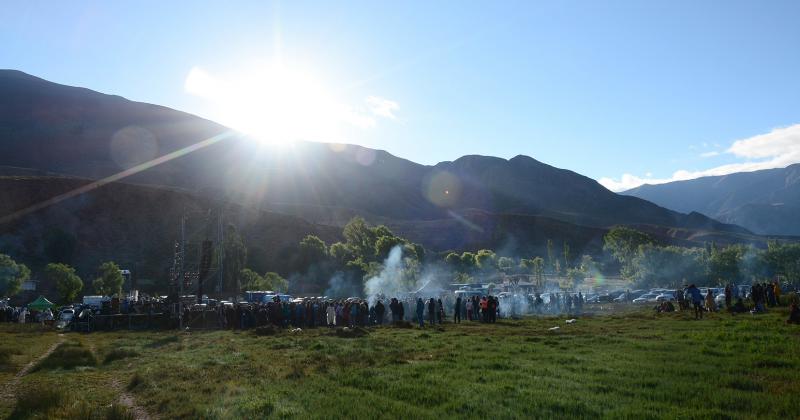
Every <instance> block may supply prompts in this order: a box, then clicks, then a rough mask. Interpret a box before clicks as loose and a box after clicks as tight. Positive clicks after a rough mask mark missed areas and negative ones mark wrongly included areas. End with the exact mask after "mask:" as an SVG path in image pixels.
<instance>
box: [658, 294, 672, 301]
mask: <svg viewBox="0 0 800 420" xmlns="http://www.w3.org/2000/svg"><path fill="white" fill-rule="evenodd" d="M671 300H675V294H674V293H673V292H669V293H661V294H660V295H658V296H656V302H668V301H671Z"/></svg>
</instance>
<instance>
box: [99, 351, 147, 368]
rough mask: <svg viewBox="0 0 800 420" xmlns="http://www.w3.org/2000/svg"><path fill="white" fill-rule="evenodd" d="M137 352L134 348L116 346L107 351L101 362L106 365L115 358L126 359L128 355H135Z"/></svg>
mask: <svg viewBox="0 0 800 420" xmlns="http://www.w3.org/2000/svg"><path fill="white" fill-rule="evenodd" d="M138 355H139V353H138V352H136V351H135V350H131V349H126V348H118V349H114V350H111V351H110V352H108V353H107V354H106V356H105V358H104V359H103V364H104V365H107V364H109V363H111V362H113V361H115V360H121V359H127V358H129V357H136V356H138Z"/></svg>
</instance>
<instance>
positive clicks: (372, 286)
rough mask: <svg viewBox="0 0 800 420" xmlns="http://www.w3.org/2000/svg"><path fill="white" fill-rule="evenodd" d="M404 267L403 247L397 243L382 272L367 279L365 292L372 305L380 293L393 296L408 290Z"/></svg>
mask: <svg viewBox="0 0 800 420" xmlns="http://www.w3.org/2000/svg"><path fill="white" fill-rule="evenodd" d="M404 269H405V266H404V264H403V248H402V247H401V246H400V245H397V246H395V247H394V248H392V250H391V251H389V256H388V257H387V258H386V260H385V261H384V262H383V270H381V272H380V274H378V275H377V276H375V277H372V278H370V279H369V280H367V282H366V284H365V285H364V293H365V294H366V295H367V301H368V302H369V305H370V306H372V305H374V304H375V302H377V301H378V296H379V295H384V296H385V297H388V298H392V297H395V296H398V295H400V294H401V293H406V292H408V289H407V288H406V287H405V282H404V279H403V275H404Z"/></svg>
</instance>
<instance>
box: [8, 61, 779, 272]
mask: <svg viewBox="0 0 800 420" xmlns="http://www.w3.org/2000/svg"><path fill="white" fill-rule="evenodd" d="M0 147H2V150H3V153H2V154H0V177H2V183H3V188H2V189H0V200H2V201H3V204H4V206H3V212H2V213H0V220H3V219H2V217H3V216H7V215H9V214H14V212H17V211H19V210H21V209H24V208H26V207H27V206H29V205H31V204H32V203H33V204H35V202H33V201H31V200H30V199H26V197H37V198H39V199H41V200H45V199H46V198H47V196H48V194H51V195H55V194H60V193H63V192H64V191H65V186H67V185H73V186H76V188H77V186H80V185H85V184H86V183H88V182H90V181H91V180H98V179H105V178H106V177H112V176H114V175H115V174H119V173H120V172H123V171H128V172H130V175H129V176H126V177H124V178H121V179H117V178H112V179H111V181H114V182H109V183H107V184H104V185H103V186H102V187H100V188H98V189H96V190H92V191H90V192H87V193H86V194H83V196H85V197H89V198H82V197H74V198H70V199H68V200H65V201H63V202H59V203H55V204H53V205H52V206H49V207H48V208H43V209H41V210H37V211H35V212H31V213H26V214H25V215H24V216H20V217H18V218H17V219H18V220H12V221H6V222H5V223H2V224H0V252H10V253H12V254H16V255H25V256H27V257H29V258H32V256H34V255H41V253H40V252H39V251H37V246H36V245H35V242H36V235H38V234H41V232H43V231H46V230H48V229H61V230H67V231H68V232H67V233H68V234H69V235H72V236H74V237H76V238H77V243H78V244H79V245H78V251H76V252H77V253H81V252H83V253H84V254H85V255H87V257H86V261H84V262H82V263H81V267H84V269H88V268H87V267H91V264H94V263H95V262H97V261H99V260H100V259H101V258H112V255H111V254H113V252H117V251H116V250H115V251H113V252H112V251H110V250H109V248H108V247H109V243H108V242H102V243H103V244H104V245H102V247H103V249H102V250H100V248H101V245H100V244H99V242H98V241H97V240H96V239H97V238H96V237H97V236H98V235H100V233H97V232H96V229H94V228H92V229H87V228H85V227H86V226H90V225H94V224H97V223H98V220H113V223H112V222H108V223H106V224H105V225H103V226H104V227H103V229H106V230H109V231H113V230H115V229H119V230H120V231H124V232H128V234H129V235H130V237H131V238H133V239H131V238H128V237H125V236H124V235H123V236H119V235H117V236H115V235H116V234H114V233H109V232H107V233H109V235H111V236H113V237H114V238H115V239H114V242H115V243H116V246H115V247H114V248H117V249H118V250H119V252H128V251H125V250H128V249H129V248H134V247H139V248H141V247H145V248H149V247H150V246H149V245H148V243H149V242H158V246H157V247H156V246H155V245H153V247H152V248H153V249H156V248H157V250H151V251H148V252H152V253H153V255H156V256H157V257H154V260H153V261H154V262H153V264H155V265H157V266H158V267H161V268H162V269H163V268H164V267H167V266H168V265H169V262H170V261H171V257H172V256H171V253H170V252H168V250H167V247H169V246H171V245H170V244H172V243H173V242H174V240H175V238H176V231H175V229H174V228H169V227H170V226H173V227H174V226H175V224H176V223H177V220H178V219H179V218H180V214H179V213H180V212H179V211H178V209H180V208H181V206H182V204H180V203H185V205H186V206H189V207H193V208H195V209H196V210H197V209H200V208H202V207H203V206H204V205H205V206H209V207H210V206H212V204H213V206H216V207H220V206H223V207H226V208H227V207H230V208H232V209H235V210H232V216H233V215H238V214H240V213H247V214H249V215H250V216H248V217H247V218H246V220H247V221H248V222H246V223H244V222H241V223H240V226H238V227H239V229H240V230H243V231H244V230H247V229H251V230H253V229H255V230H258V231H259V232H261V233H255V232H254V233H252V234H249V235H245V236H246V239H247V240H248V241H250V242H249V243H248V247H252V246H255V248H252V249H259V250H260V251H258V252H261V253H263V255H260V257H257V258H256V260H257V261H260V263H259V265H260V266H262V267H257V268H259V269H260V268H263V269H267V268H274V267H279V269H288V268H285V267H286V264H283V260H285V259H286V255H288V254H289V253H290V252H291V250H292V249H293V248H292V247H293V246H295V245H296V244H297V241H299V239H300V238H302V236H303V235H305V234H311V233H313V234H320V235H321V236H323V237H325V238H326V239H327V240H329V241H332V240H335V239H336V238H337V232H338V230H339V228H340V227H341V226H343V225H344V224H345V223H346V222H347V221H348V220H350V218H352V217H353V216H356V215H360V216H363V217H364V218H366V219H367V220H368V221H370V222H372V223H383V224H386V225H387V226H389V227H390V228H391V229H393V230H395V231H396V232H397V233H399V234H401V235H403V236H406V237H408V238H409V239H410V240H413V241H415V242H419V243H422V244H423V245H425V246H426V247H427V248H429V249H431V250H433V251H437V252H442V251H446V250H468V249H469V250H474V249H477V248H484V247H486V248H493V249H497V250H501V251H503V252H505V253H508V254H513V255H523V256H530V255H537V254H538V255H544V247H545V243H546V241H547V240H548V239H552V240H554V241H555V242H556V243H559V244H560V243H564V242H566V243H569V245H570V247H571V248H572V250H573V254H574V255H580V253H599V251H600V249H601V248H602V236H603V234H604V233H605V232H606V231H607V230H608V229H609V228H610V227H612V226H614V225H630V226H634V227H637V228H639V229H642V230H645V231H647V232H649V233H651V234H652V235H653V236H655V237H657V238H659V239H661V240H662V241H664V242H668V243H676V244H686V245H691V244H695V245H697V244H702V243H703V242H706V241H715V242H718V243H723V244H724V243H740V242H748V243H750V242H752V243H764V241H765V240H766V238H765V237H763V236H758V235H754V234H753V233H752V232H750V231H749V230H748V229H746V228H745V227H741V226H738V225H736V224H732V223H722V222H719V221H717V220H715V219H712V218H710V217H707V216H705V215H703V214H701V212H698V211H691V210H687V211H683V212H682V211H675V210H669V209H667V208H665V207H667V206H665V207H661V206H659V205H658V203H656V204H654V203H652V202H650V201H647V200H645V199H642V198H639V197H635V196H631V195H630V194H629V195H620V194H615V193H613V192H611V191H609V190H607V189H606V188H604V187H603V186H601V185H600V184H599V183H597V182H596V181H594V180H593V179H591V178H588V177H585V176H582V175H580V174H577V173H575V172H572V171H569V170H565V169H559V168H555V167H552V166H550V165H547V164H545V163H542V162H539V161H537V160H535V159H533V158H531V157H528V156H516V157H514V158H512V159H501V158H496V157H487V156H475V155H471V156H463V157H460V158H458V159H456V160H454V161H449V162H441V163H438V164H436V165H432V166H429V165H420V164H417V163H414V162H411V161H408V160H405V159H402V158H399V157H396V156H393V155H391V154H390V153H388V152H385V151H382V150H374V149H369V148H365V147H361V146H355V145H343V144H326V143H314V142H293V143H291V144H288V145H283V146H269V145H265V144H263V143H260V142H258V141H255V140H253V139H250V138H248V137H247V136H244V135H241V134H239V133H236V132H233V131H232V130H230V129H229V128H227V127H224V126H221V125H219V124H216V123H214V122H212V121H208V120H205V119H202V118H199V117H196V116H193V115H191V114H187V113H184V112H180V111H176V110H173V109H169V108H166V107H162V106H157V105H151V104H146V103H140V102H134V101H130V100H127V99H124V98H122V97H119V96H114V95H106V94H102V93H99V92H95V91H92V90H89V89H85V88H77V87H71V86H65V85H60V84H56V83H52V82H48V81H45V80H43V79H39V78H36V77H34V76H31V75H28V74H25V73H22V72H19V71H14V70H1V71H0ZM165 156H166V157H169V159H167V158H165ZM154 159H155V162H157V163H158V164H153V162H154ZM62 178H63V179H62ZM134 187H135V188H134ZM9 191H16V192H15V193H13V194H12V193H9ZM130 194H135V195H136V197H138V198H137V199H130V198H129V195H130ZM116 200H124V202H125V206H124V207H120V206H113V205H106V204H108V203H113V202H115V201H116ZM164 203H171V204H170V205H169V206H166V208H165V205H164ZM82 206H88V207H89V208H88V209H87V210H86V211H85V212H84V211H83V210H82V209H83V207H82ZM167 208H168V209H169V211H166V210H167ZM53 212H55V213H58V212H61V214H72V218H71V220H72V221H71V222H70V223H66V222H65V221H64V217H65V216H61V218H59V217H55V216H52V215H51V213H53ZM236 217H238V216H236ZM236 217H232V218H231V220H232V221H237V219H236ZM34 220H35V222H32V221H34ZM258 220H262V222H257V221H258ZM144 221H150V222H151V226H158V228H154V229H145V230H143V229H142V228H141V226H142V224H143V223H145V222H144ZM26 223H27V224H26ZM274 224H280V225H284V226H286V225H291V226H292V227H293V228H291V229H284V230H283V231H282V233H281V234H280V235H275V236H273V237H271V238H270V236H269V234H268V233H266V232H270V231H273V230H274V229H273V228H274V226H273V225H274ZM98 229H99V228H98ZM145 232H147V233H146V234H145ZM139 236H141V238H139ZM134 237H135V238H134ZM256 237H258V238H262V239H264V240H267V241H271V242H270V243H269V244H268V245H265V244H264V243H259V244H255V243H253V242H252V241H255V240H256V239H255V238H256ZM128 239H130V240H128ZM137 241H138V242H137ZM142 241H144V242H142ZM165 244H166V245H165ZM264 247H266V248H269V250H266V249H262V248H264ZM82 255H83V254H82ZM264 255H266V256H264ZM130 259H131V260H132V261H133V260H134V258H133V257H131V258H130ZM155 261H157V262H155ZM153 275H156V274H153Z"/></svg>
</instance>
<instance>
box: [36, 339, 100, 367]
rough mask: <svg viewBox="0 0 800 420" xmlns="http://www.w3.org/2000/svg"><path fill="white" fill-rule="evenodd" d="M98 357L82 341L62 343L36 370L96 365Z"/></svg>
mask: <svg viewBox="0 0 800 420" xmlns="http://www.w3.org/2000/svg"><path fill="white" fill-rule="evenodd" d="M95 365H97V359H96V358H95V357H94V354H92V352H91V351H89V350H88V349H86V348H84V347H83V345H81V344H80V343H75V342H72V343H61V344H59V345H58V347H56V349H55V351H53V353H51V354H50V355H49V356H47V358H46V359H44V360H42V361H41V362H40V363H39V365H38V366H36V368H35V369H34V370H35V371H38V370H42V369H72V368H75V367H78V366H95Z"/></svg>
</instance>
